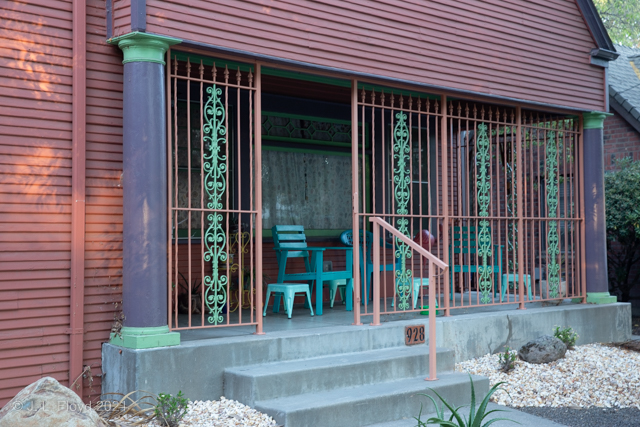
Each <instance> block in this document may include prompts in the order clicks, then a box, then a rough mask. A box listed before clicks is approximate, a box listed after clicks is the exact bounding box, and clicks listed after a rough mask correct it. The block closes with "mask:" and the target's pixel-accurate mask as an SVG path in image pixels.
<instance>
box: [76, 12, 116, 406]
mask: <svg viewBox="0 0 640 427" xmlns="http://www.w3.org/2000/svg"><path fill="white" fill-rule="evenodd" d="M104 17H105V4H104V1H102V0H88V1H87V154H86V156H87V157H86V158H87V163H86V227H85V282H84V283H85V291H84V325H85V326H84V332H85V336H84V364H85V365H91V371H92V374H93V385H92V387H90V386H89V383H88V382H87V381H85V382H84V388H83V390H84V395H85V398H86V399H92V400H95V399H96V398H97V397H98V396H99V395H100V384H101V382H100V379H101V377H100V375H101V374H102V371H101V364H102V353H101V351H102V349H101V347H102V343H103V342H106V341H108V340H109V332H110V330H111V326H112V324H113V321H114V315H117V314H119V313H120V311H121V306H122V187H121V182H120V176H121V174H122V54H121V53H120V50H119V49H118V48H117V47H115V46H110V45H107V44H106V43H105V35H106V28H105V25H106V20H105V18H104Z"/></svg>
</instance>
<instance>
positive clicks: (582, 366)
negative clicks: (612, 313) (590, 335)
mask: <svg viewBox="0 0 640 427" xmlns="http://www.w3.org/2000/svg"><path fill="white" fill-rule="evenodd" d="M514 353H515V351H514ZM499 367H500V366H499V362H498V355H497V354H487V355H486V356H483V357H479V358H477V359H472V360H468V361H466V362H462V363H457V364H456V371H459V372H469V373H471V374H476V375H483V376H486V377H489V381H490V383H491V385H492V386H493V385H494V384H497V383H498V382H501V381H505V382H506V384H503V385H502V386H501V387H502V388H503V389H504V390H499V391H497V392H496V393H495V394H494V395H493V397H492V399H491V400H492V401H493V402H496V403H498V404H500V405H508V406H513V407H523V406H551V407H569V408H586V407H591V406H597V407H603V408H628V407H634V408H638V409H640V353H637V352H634V351H629V350H623V349H619V348H614V347H608V346H604V345H601V344H588V345H583V346H577V347H576V348H575V350H568V351H567V353H566V355H565V358H564V359H560V360H557V361H555V362H552V363H548V364H541V365H535V364H531V363H527V362H524V361H522V360H518V361H517V362H516V367H515V369H514V370H512V371H511V372H509V373H504V372H502V371H500V370H499ZM482 397H483V396H481V397H480V398H482Z"/></svg>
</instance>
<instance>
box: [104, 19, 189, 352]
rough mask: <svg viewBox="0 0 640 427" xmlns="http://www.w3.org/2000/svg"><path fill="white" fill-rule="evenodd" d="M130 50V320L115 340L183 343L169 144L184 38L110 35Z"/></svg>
mask: <svg viewBox="0 0 640 427" xmlns="http://www.w3.org/2000/svg"><path fill="white" fill-rule="evenodd" d="M109 42H110V43H113V44H117V45H118V47H119V48H120V49H122V52H123V53H124V61H122V63H123V64H124V76H123V77H124V85H123V119H124V120H123V178H122V181H123V244H122V246H123V256H122V258H123V268H122V276H123V277H122V282H123V283H122V308H123V312H124V316H125V319H124V326H123V328H122V330H121V332H120V333H118V334H112V336H111V343H112V344H115V345H119V346H122V347H127V348H136V349H140V348H153V347H163V346H171V345H178V344H180V334H179V333H177V332H170V331H169V326H168V318H167V293H168V292H167V176H166V174H167V149H166V145H165V144H166V140H167V135H166V129H167V123H166V117H165V114H166V108H165V107H166V99H165V92H166V88H165V74H164V73H165V70H164V65H165V62H164V56H165V52H166V51H167V49H168V48H169V46H171V45H174V44H177V43H179V42H180V40H179V39H174V38H170V37H163V36H157V35H152V34H145V33H138V32H134V33H129V34H126V35H124V36H121V37H117V38H115V39H111V40H109Z"/></svg>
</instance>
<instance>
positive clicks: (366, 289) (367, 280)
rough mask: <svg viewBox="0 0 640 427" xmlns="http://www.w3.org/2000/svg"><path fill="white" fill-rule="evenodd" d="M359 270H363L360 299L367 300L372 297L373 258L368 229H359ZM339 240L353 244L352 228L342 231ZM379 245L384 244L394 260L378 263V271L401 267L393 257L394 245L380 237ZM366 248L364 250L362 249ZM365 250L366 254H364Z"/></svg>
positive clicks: (371, 242) (370, 234)
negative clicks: (388, 262)
mask: <svg viewBox="0 0 640 427" xmlns="http://www.w3.org/2000/svg"><path fill="white" fill-rule="evenodd" d="M365 234H366V246H365V238H364V236H365ZM359 240H360V250H359V253H360V271H361V272H363V274H364V278H363V279H362V285H361V286H362V291H361V295H362V301H367V300H368V299H369V300H370V299H371V298H372V292H373V291H372V289H371V277H372V276H373V258H371V256H372V254H373V233H372V232H370V231H364V232H363V230H360V239H359ZM340 241H341V242H342V243H344V244H345V245H347V246H353V230H346V231H343V232H342V234H341V235H340ZM379 245H380V246H384V247H385V248H387V249H388V250H389V252H390V253H391V256H392V257H393V259H394V260H395V262H394V263H391V264H380V271H393V270H394V269H395V270H400V268H401V260H400V259H396V258H395V252H394V247H393V245H392V244H391V243H389V242H385V241H384V240H382V238H381V239H380V243H379ZM364 249H366V251H365V250H364ZM365 252H366V254H365Z"/></svg>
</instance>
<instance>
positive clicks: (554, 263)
mask: <svg viewBox="0 0 640 427" xmlns="http://www.w3.org/2000/svg"><path fill="white" fill-rule="evenodd" d="M557 148H558V147H557V141H556V133H555V131H552V130H550V131H548V132H547V150H546V151H547V152H546V157H547V187H546V190H547V215H548V216H549V217H550V218H556V217H557V216H558V172H557V169H558V150H557ZM548 227H549V229H548V231H547V256H548V257H549V258H548V264H547V265H548V273H547V281H548V283H549V298H557V297H558V286H559V285H560V265H559V264H558V254H560V248H559V243H560V241H559V238H558V223H557V221H555V220H553V221H549V224H548Z"/></svg>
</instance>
